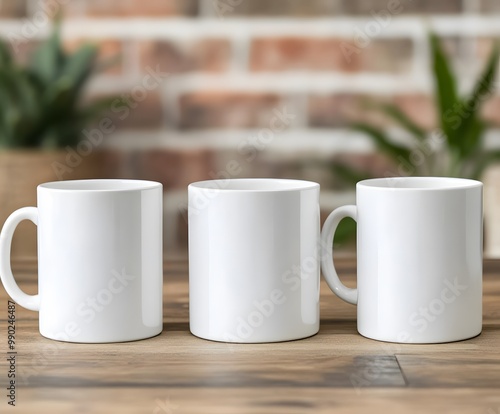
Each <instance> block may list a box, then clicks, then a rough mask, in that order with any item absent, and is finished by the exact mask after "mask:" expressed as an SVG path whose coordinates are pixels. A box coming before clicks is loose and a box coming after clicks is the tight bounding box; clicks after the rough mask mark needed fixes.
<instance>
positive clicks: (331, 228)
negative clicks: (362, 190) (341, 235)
mask: <svg viewBox="0 0 500 414" xmlns="http://www.w3.org/2000/svg"><path fill="white" fill-rule="evenodd" d="M346 217H350V218H352V219H353V220H357V208H356V206H352V205H350V206H342V207H339V208H336V209H335V210H333V211H332V212H331V213H330V215H329V216H328V218H327V219H326V221H325V224H324V225H323V230H322V231H321V246H322V250H323V254H322V255H321V270H322V271H323V276H324V278H325V280H326V283H327V284H328V286H330V289H331V290H332V291H333V293H335V294H336V295H337V296H338V297H339V298H340V299H342V300H344V301H346V302H348V303H351V304H353V305H356V304H357V303H358V289H351V288H348V287H347V286H345V285H344V284H343V283H342V282H341V281H340V279H339V276H338V274H337V272H336V270H335V266H334V264H333V252H332V242H333V236H334V234H335V230H337V226H338V225H339V223H340V221H341V220H342V219H343V218H346Z"/></svg>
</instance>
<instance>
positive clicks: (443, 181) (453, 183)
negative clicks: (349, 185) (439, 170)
mask: <svg viewBox="0 0 500 414" xmlns="http://www.w3.org/2000/svg"><path fill="white" fill-rule="evenodd" d="M409 183H411V184H409ZM482 186H483V183H482V182H481V181H478V180H473V179H470V178H457V177H386V178H370V179H367V180H362V181H359V182H358V183H357V184H356V188H371V189H374V190H381V191H384V190H386V191H445V190H464V189H468V188H479V187H482Z"/></svg>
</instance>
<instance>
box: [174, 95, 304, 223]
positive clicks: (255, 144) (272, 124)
mask: <svg viewBox="0 0 500 414" xmlns="http://www.w3.org/2000/svg"><path fill="white" fill-rule="evenodd" d="M272 113H273V116H272V117H271V119H270V121H269V127H267V128H261V129H260V130H259V131H258V132H257V133H256V134H254V135H250V136H249V137H247V138H245V139H244V140H242V141H241V142H240V143H239V144H238V147H237V152H238V154H239V155H242V156H243V157H244V161H245V163H251V162H252V161H254V160H255V158H256V157H257V155H258V153H259V152H260V151H263V150H264V149H265V148H266V147H267V146H268V145H270V144H271V143H272V142H273V141H274V139H275V137H276V134H277V133H279V132H282V131H284V130H286V129H287V128H288V127H289V126H290V125H291V123H292V122H293V120H294V119H295V118H296V117H297V115H296V114H293V113H291V112H288V110H287V107H286V106H285V105H284V106H283V107H282V108H273V110H272ZM242 171H243V165H242V163H241V162H240V161H238V160H235V159H232V160H230V161H228V162H227V163H226V165H225V168H224V169H223V170H220V171H217V172H214V171H210V172H209V173H208V176H209V177H210V178H211V179H212V180H218V181H217V182H216V183H214V184H215V188H212V189H207V191H203V192H201V191H200V192H198V193H197V194H196V195H195V196H194V197H193V198H192V199H191V200H190V204H189V206H188V205H186V204H185V203H184V204H179V211H180V212H181V214H182V216H183V217H184V220H186V222H187V220H188V219H189V217H190V216H191V215H198V214H200V212H201V211H202V210H203V209H205V208H206V207H207V206H208V204H209V203H210V200H212V199H213V198H215V197H217V195H218V194H219V192H220V191H219V190H221V189H224V188H226V187H227V186H228V185H229V184H230V180H231V178H234V177H237V176H238V175H239V174H241V172H242ZM186 211H187V216H186Z"/></svg>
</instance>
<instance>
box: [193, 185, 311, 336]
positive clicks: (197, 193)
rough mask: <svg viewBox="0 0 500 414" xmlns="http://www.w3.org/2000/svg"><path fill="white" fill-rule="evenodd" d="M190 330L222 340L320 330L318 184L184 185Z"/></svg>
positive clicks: (303, 333) (300, 334) (309, 332)
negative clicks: (186, 205) (186, 187)
mask: <svg viewBox="0 0 500 414" xmlns="http://www.w3.org/2000/svg"><path fill="white" fill-rule="evenodd" d="M188 191H189V210H188V217H189V306H190V309H189V319H190V329H191V332H192V333H193V334H194V335H196V336H198V337H201V338H205V339H211V340H215V341H225V342H242V343H256V342H276V341H287V340H292V339H299V338H305V337H308V336H311V335H314V334H315V333H317V332H318V329H319V267H320V262H319V258H318V251H319V249H318V246H319V184H317V183H313V182H309V181H299V180H280V179H228V180H214V181H202V182H197V183H193V184H190V185H189V189H188Z"/></svg>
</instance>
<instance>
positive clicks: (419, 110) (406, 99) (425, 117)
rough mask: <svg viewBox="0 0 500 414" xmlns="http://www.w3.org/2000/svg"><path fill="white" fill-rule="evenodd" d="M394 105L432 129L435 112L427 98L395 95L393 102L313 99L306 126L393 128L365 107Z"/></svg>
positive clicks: (357, 98) (341, 97)
mask: <svg viewBox="0 0 500 414" xmlns="http://www.w3.org/2000/svg"><path fill="white" fill-rule="evenodd" d="M375 102H386V103H389V102H393V103H395V104H396V105H398V106H399V107H400V108H401V109H402V110H403V112H405V113H406V114H407V115H408V116H409V117H410V118H411V119H413V120H414V121H415V122H416V123H417V124H418V125H420V126H422V127H424V128H428V129H430V128H432V127H434V126H435V123H436V120H435V112H434V107H433V104H432V100H431V98H430V97H428V96H425V95H398V96H395V97H393V98H387V97H376V96H367V95H357V94H338V95H328V96H312V97H311V98H310V100H309V123H310V125H311V126H312V127H320V128H335V127H348V126H349V125H351V124H352V123H354V122H360V121H362V122H368V123H370V124H372V125H374V126H378V127H387V126H390V125H395V123H394V121H392V120H390V119H389V118H388V117H387V116H385V115H384V114H383V113H382V112H380V111H377V110H372V109H367V107H366V104H367V103H375Z"/></svg>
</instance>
